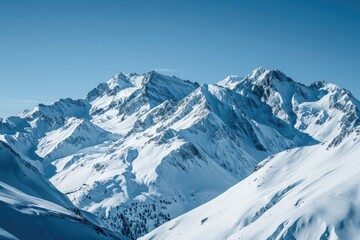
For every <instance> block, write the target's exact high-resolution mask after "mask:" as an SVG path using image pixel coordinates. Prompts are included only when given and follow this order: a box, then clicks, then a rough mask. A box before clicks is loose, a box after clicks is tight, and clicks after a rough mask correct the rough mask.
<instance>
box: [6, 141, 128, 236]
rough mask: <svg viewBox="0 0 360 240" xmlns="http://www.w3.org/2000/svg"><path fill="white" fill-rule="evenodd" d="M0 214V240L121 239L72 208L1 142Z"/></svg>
mask: <svg viewBox="0 0 360 240" xmlns="http://www.w3.org/2000/svg"><path fill="white" fill-rule="evenodd" d="M0 211H1V217H0V229H1V230H0V237H1V238H2V239H30V238H31V239H120V238H123V239H124V237H121V236H120V235H118V234H115V233H112V232H110V231H109V230H106V228H104V227H105V226H106V225H104V223H102V221H100V220H99V219H97V218H96V217H95V216H91V215H90V214H88V213H86V214H85V213H83V212H81V211H80V210H79V209H77V208H76V207H75V206H74V205H72V203H71V202H70V201H69V199H67V198H66V197H65V196H64V195H63V194H61V193H60V192H58V191H57V190H56V189H55V188H54V187H53V186H52V185H51V184H50V183H49V182H48V181H47V180H46V179H45V178H44V177H43V176H41V175H40V173H39V172H38V171H37V169H36V168H34V167H33V166H32V165H31V164H29V163H28V162H25V161H24V160H22V159H20V158H19V156H18V155H17V154H16V153H15V152H14V151H13V150H12V149H11V148H10V146H9V145H7V144H6V143H4V142H2V141H0ZM84 214H85V215H87V216H88V217H89V219H90V220H89V219H88V218H85V217H84ZM100 226H103V227H100ZM64 229H66V231H64Z"/></svg>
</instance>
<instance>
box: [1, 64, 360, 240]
mask: <svg viewBox="0 0 360 240" xmlns="http://www.w3.org/2000/svg"><path fill="white" fill-rule="evenodd" d="M359 106H360V103H359V101H358V100H357V99H356V98H354V96H353V95H352V94H351V93H350V92H349V91H347V90H346V89H343V88H341V87H339V86H336V85H334V84H331V83H326V82H324V81H317V82H314V83H312V84H310V85H309V86H306V85H304V84H301V83H298V82H295V81H294V80H293V79H291V78H290V77H288V76H286V75H285V74H284V73H282V72H280V71H279V70H268V69H264V68H257V69H255V70H254V71H253V72H251V73H250V74H249V75H247V76H246V77H238V76H229V77H227V78H225V79H224V80H222V81H220V82H218V83H217V84H202V85H199V84H198V83H193V82H190V81H186V80H181V79H179V78H177V77H174V76H166V75H162V74H159V73H157V72H154V71H152V72H148V73H145V74H135V73H132V74H127V73H119V74H117V75H115V76H114V77H113V78H111V79H110V80H109V81H107V82H104V83H101V84H99V85H98V86H97V87H96V88H94V89H93V90H91V91H90V92H89V93H88V94H87V96H86V98H84V99H79V100H74V99H69V98H67V99H60V100H58V101H56V102H54V103H52V104H50V105H43V104H40V105H39V106H37V107H36V108H34V109H33V110H32V111H29V110H28V111H24V112H23V113H21V114H19V115H18V116H13V117H9V118H4V119H0V140H2V141H3V142H6V144H7V146H8V147H9V148H11V149H12V150H11V151H12V152H14V154H16V155H17V156H18V158H19V159H23V160H22V161H24V163H26V164H29V166H31V167H32V168H34V169H36V171H37V176H41V177H42V178H43V180H41V181H45V182H46V181H47V180H49V181H50V182H51V183H52V184H53V185H54V186H55V187H56V188H57V190H59V191H60V192H61V193H60V192H58V191H57V190H55V189H54V188H53V187H52V186H51V185H50V186H51V188H52V189H53V190H48V189H49V187H46V189H45V190H42V191H41V192H48V191H56V192H57V194H58V195H59V198H61V199H64V200H63V201H67V203H66V204H65V205H64V204H60V203H59V202H56V201H55V202H54V201H53V200H52V199H48V198H46V197H44V196H37V195H35V196H34V195H33V194H29V193H27V192H24V190H23V189H19V188H17V187H16V186H14V185H12V184H9V183H7V182H5V183H6V184H7V185H3V189H6V191H5V190H4V193H3V194H5V195H4V197H3V199H4V200H3V203H4V204H6V206H9V207H10V206H17V205H16V204H17V202H16V201H19V202H26V201H30V200H26V201H25V200H24V199H22V198H23V197H22V196H23V195H22V194H23V192H24V194H27V195H29V196H34V197H36V199H33V198H31V197H26V199H31V201H30V203H31V204H30V205H31V206H35V207H30V208H29V209H28V210H27V209H24V210H23V212H21V211H22V210H21V211H20V210H19V211H20V212H21V213H22V214H23V213H24V212H33V211H35V210H34V209H37V210H36V211H35V212H36V213H39V214H38V215H39V216H42V214H43V213H45V212H51V213H54V214H52V215H51V216H52V218H58V217H59V216H61V218H62V217H63V216H66V217H64V218H65V219H76V217H77V215H76V216H73V215H71V214H73V212H71V211H70V212H68V211H69V209H77V210H75V211H76V212H78V211H79V209H81V213H82V217H83V218H84V219H88V220H89V221H90V220H91V221H92V222H93V221H95V222H93V224H95V225H99V228H100V229H101V231H103V232H104V233H106V234H108V235H106V237H114V236H115V237H119V236H120V238H123V237H122V235H125V236H126V237H128V238H130V239H137V238H139V237H142V236H143V238H144V239H227V238H229V239H232V238H234V239H294V238H295V239H326V238H328V239H336V238H340V239H354V236H355V235H354V234H356V233H357V228H358V227H357V226H358V225H357V224H356V218H357V211H358V210H357V209H358V206H357V203H356V198H357V190H356V182H357V181H356V171H357V170H356V165H357V163H356V161H357V160H358V158H357V157H356V156H357V155H356V154H357V153H358V148H359V146H358V139H357V137H358V136H357V135H358V133H359V125H360V120H359V119H360V118H359V116H360V111H359ZM4 144H5V143H4ZM264 159H265V160H264ZM8 168H9V166H4V169H8ZM254 169H255V170H256V171H254ZM353 175H354V176H353ZM350 176H353V177H352V178H351V177H350ZM2 178H3V177H2V176H0V181H2ZM352 179H353V180H352ZM18 181H19V182H21V180H20V179H19V180H18ZM47 184H48V183H47ZM339 186H340V187H339ZM229 188H230V189H229ZM6 194H7V195H6ZM5 199H6V200H5ZM294 202H295V203H294ZM51 204H56V205H51ZM338 204H339V205H338ZM25 205H26V204H25ZM75 206H76V207H75ZM334 206H339V207H334ZM40 213H41V214H40ZM92 214H93V215H92ZM33 216H34V217H35V215H33ZM4 219H5V218H4ZM65 222H67V221H65ZM74 222H76V220H74ZM80 222H81V221H80ZM11 226H16V223H14V222H13V223H12V224H11ZM86 226H87V225H86ZM191 226H194V227H191ZM0 227H2V225H0ZM79 229H80V228H79ZM74 231H75V230H74ZM0 233H2V234H3V235H4V236H5V235H9V234H10V235H9V236H11V235H12V234H13V233H14V232H13V231H9V228H5V227H2V230H1V231H0ZM90 233H91V231H89V234H90ZM116 234H120V235H116ZM146 234H147V235H146ZM310 234H311V235H310ZM352 234H353V235H352ZM144 235H145V236H144ZM14 237H16V235H14ZM89 238H90V237H89Z"/></svg>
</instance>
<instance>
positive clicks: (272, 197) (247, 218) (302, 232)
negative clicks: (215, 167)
mask: <svg viewBox="0 0 360 240" xmlns="http://www.w3.org/2000/svg"><path fill="white" fill-rule="evenodd" d="M358 135H359V134H353V135H351V136H349V137H348V138H347V139H345V140H344V141H343V143H342V144H341V145H339V146H337V147H335V148H332V149H328V148H327V147H326V146H325V145H322V144H318V145H315V146H306V147H301V148H295V149H292V150H288V151H284V152H281V153H279V154H276V155H275V156H273V157H270V158H268V159H266V160H264V162H263V163H262V167H261V168H260V169H258V170H257V171H256V172H254V173H253V174H251V175H250V176H249V177H247V178H246V179H244V180H243V181H241V182H240V183H238V184H237V185H235V186H234V187H232V188H230V189H229V190H228V191H226V192H225V193H223V194H221V195H220V196H219V197H217V198H215V199H214V200H212V201H210V202H208V203H206V204H204V205H202V206H200V207H198V208H196V209H194V210H192V211H190V212H188V213H186V214H184V215H182V216H180V217H178V218H176V219H173V220H171V221H169V222H167V223H165V224H164V225H162V226H160V227H159V228H157V229H156V230H154V231H153V232H151V233H149V234H148V235H146V236H145V237H143V238H140V239H288V238H291V239H292V238H294V239H321V237H322V236H326V235H327V236H328V238H329V239H357V236H358V235H359V233H360V227H359V225H358V219H359V217H360V216H359V214H360V212H359V207H360V206H359V201H358V200H359V197H360V195H359V187H358V182H359V179H358V178H359V176H360V175H359V167H358V166H359V164H360V163H359V160H360V159H359V157H358V156H360V147H359V146H360V142H359V138H358ZM189 229H191V231H189Z"/></svg>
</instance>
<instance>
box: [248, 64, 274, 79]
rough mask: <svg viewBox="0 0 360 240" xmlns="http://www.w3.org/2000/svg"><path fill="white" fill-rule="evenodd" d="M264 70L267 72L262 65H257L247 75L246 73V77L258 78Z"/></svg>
mask: <svg viewBox="0 0 360 240" xmlns="http://www.w3.org/2000/svg"><path fill="white" fill-rule="evenodd" d="M265 72H269V70H268V69H266V68H264V67H258V68H256V69H254V70H253V71H252V72H251V73H250V74H249V75H247V77H246V78H248V79H258V78H259V77H260V76H261V75H262V74H264V73H265Z"/></svg>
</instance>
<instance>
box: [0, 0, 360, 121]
mask: <svg viewBox="0 0 360 240" xmlns="http://www.w3.org/2000/svg"><path fill="white" fill-rule="evenodd" d="M359 44H360V3H358V1H347V0H342V1H341V0H337V1H335V0H326V1H325V0H323V1H316V0H312V1H307V0H302V1H295V0H286V1H280V0H273V1H269V0H246V1H240V0H238V1H235V0H234V1H230V0H221V1H220V0H219V1H199V0H198V1H194V0H191V1H190V0H183V1H174V0H168V1H160V0H151V1H150V0H143V1H140V0H124V1H106V0H105V1H100V0H99V1H91V0H87V1H76V0H72V1H66V0H65V1H64V0H63V1H54V0H47V1H38V0H33V1H17V0H0V83H1V85H0V116H7V115H10V114H16V113H18V112H19V111H21V110H22V109H24V108H32V107H33V106H35V104H36V103H37V102H44V103H49V102H51V101H54V100H56V99H58V98H60V97H73V98H80V97H84V96H85V95H86V93H87V92H88V91H90V90H91V89H92V88H93V87H95V86H96V85H97V84H98V83H100V82H104V81H106V80H108V79H109V78H110V77H111V76H113V75H114V74H115V73H117V72H119V71H123V72H138V73H142V72H147V71H149V70H153V69H155V70H156V69H158V70H159V71H162V72H163V73H165V74H170V75H176V76H179V77H181V78H184V79H189V80H192V81H198V82H200V83H215V82H217V81H219V80H221V79H223V78H224V77H226V76H227V75H230V74H238V75H246V74H248V73H249V72H250V71H251V70H252V69H254V68H256V67H258V66H264V67H267V68H277V69H280V70H282V71H283V72H285V73H286V74H287V75H289V76H291V77H292V78H293V79H294V80H296V81H300V82H303V83H310V82H313V81H315V80H326V81H329V82H334V83H337V84H339V85H341V86H343V87H345V88H347V89H349V90H351V91H352V92H353V93H354V95H355V96H356V97H358V98H359V97H360V83H359V80H360V79H359V73H358V70H359V69H360V47H359Z"/></svg>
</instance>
